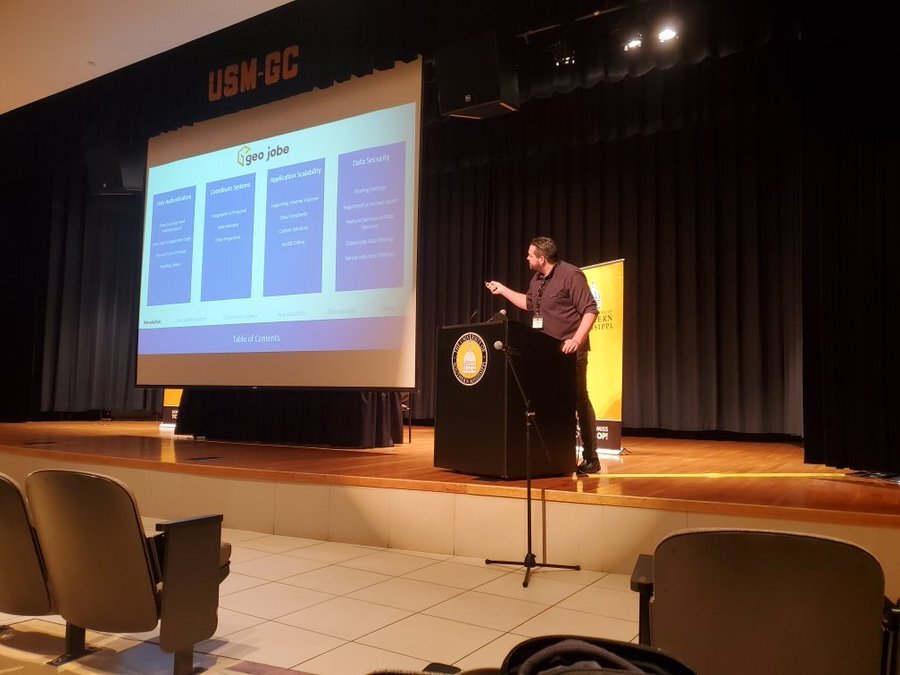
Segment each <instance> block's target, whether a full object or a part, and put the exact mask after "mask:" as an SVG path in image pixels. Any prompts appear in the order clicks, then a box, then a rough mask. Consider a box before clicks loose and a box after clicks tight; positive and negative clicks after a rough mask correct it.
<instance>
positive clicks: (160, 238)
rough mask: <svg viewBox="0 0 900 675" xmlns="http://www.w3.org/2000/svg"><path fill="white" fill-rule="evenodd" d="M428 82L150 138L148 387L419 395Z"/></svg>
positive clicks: (410, 80) (359, 81)
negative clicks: (422, 156)
mask: <svg viewBox="0 0 900 675" xmlns="http://www.w3.org/2000/svg"><path fill="white" fill-rule="evenodd" d="M421 70H422V69H421V62H420V61H416V62H414V63H410V64H404V63H398V64H396V66H395V67H394V68H392V69H390V70H387V71H382V72H376V73H373V74H372V75H368V76H366V77H363V78H353V79H351V80H350V81H347V82H344V83H340V84H336V85H334V86H332V87H329V88H328V89H325V90H321V91H319V90H316V91H313V92H309V93H306V94H301V95H298V96H294V97H292V98H289V99H285V100H281V101H278V102H275V103H270V104H267V105H264V106H260V107H258V108H253V109H250V110H246V111H242V112H239V113H235V114H232V115H228V116H225V117H221V118H217V119H214V120H210V121H208V122H203V123H200V124H197V125H194V126H192V127H186V128H183V129H179V130H177V131H174V132H171V133H167V134H163V135H161V136H158V137H156V138H153V139H151V140H150V143H149V146H148V162H147V181H146V192H145V194H146V204H145V212H144V234H143V251H142V256H141V291H140V294H141V295H140V315H139V325H138V349H137V351H138V353H137V384H138V385H139V386H188V385H196V386H203V385H206V386H271V387H329V388H330V387H348V388H349V387H352V388H373V389H391V388H398V389H402V388H413V387H414V386H415V346H416V339H415V326H416V262H417V260H416V249H417V241H418V233H417V226H418V222H417V215H418V184H419V135H420V108H421V90H422V84H421V77H422V76H421Z"/></svg>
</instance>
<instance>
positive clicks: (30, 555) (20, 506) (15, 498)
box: [0, 473, 56, 616]
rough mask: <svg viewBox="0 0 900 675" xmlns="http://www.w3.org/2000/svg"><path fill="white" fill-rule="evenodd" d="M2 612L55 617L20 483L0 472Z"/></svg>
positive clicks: (0, 584)
mask: <svg viewBox="0 0 900 675" xmlns="http://www.w3.org/2000/svg"><path fill="white" fill-rule="evenodd" d="M0 612H3V613H5V614H17V615H19V616H43V615H45V614H55V613H56V610H55V609H54V606H53V598H52V597H51V596H50V589H49V588H48V587H47V575H46V571H45V570H44V560H43V557H42V556H41V548H40V544H38V541H37V536H36V535H35V533H34V528H33V527H32V525H31V518H30V517H29V515H28V507H27V506H26V505H25V497H24V495H23V494H22V490H21V488H20V487H19V484H18V483H16V481H14V480H13V479H12V478H10V477H9V476H7V475H5V474H2V473H0Z"/></svg>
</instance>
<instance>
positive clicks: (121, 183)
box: [84, 143, 147, 196]
mask: <svg viewBox="0 0 900 675" xmlns="http://www.w3.org/2000/svg"><path fill="white" fill-rule="evenodd" d="M84 157H85V161H86V162H87V173H88V184H89V186H90V190H91V194H95V195H106V196H109V195H131V194H136V193H139V192H143V190H144V174H145V173H146V171H147V151H146V148H145V147H144V146H122V147H119V146H118V145H115V144H113V143H106V144H104V145H97V146H93V147H89V148H87V149H86V150H85V151H84Z"/></svg>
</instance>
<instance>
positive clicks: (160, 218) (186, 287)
mask: <svg viewBox="0 0 900 675" xmlns="http://www.w3.org/2000/svg"><path fill="white" fill-rule="evenodd" d="M195 196H196V188H195V187H193V186H191V187H187V188H181V189H178V190H172V191H171V192H162V193H160V194H157V195H153V215H152V216H151V221H150V223H151V224H150V227H151V233H150V265H149V279H148V282H147V304H148V305H151V306H153V305H174V304H177V303H183V302H190V301H191V261H192V260H193V250H194V197H195Z"/></svg>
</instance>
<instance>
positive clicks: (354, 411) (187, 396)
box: [175, 388, 403, 448]
mask: <svg viewBox="0 0 900 675" xmlns="http://www.w3.org/2000/svg"><path fill="white" fill-rule="evenodd" d="M175 433H176V434H189V435H192V436H205V437H206V438H208V439H227V440H233V441H247V442H259V443H287V444H298V445H324V446H331V447H344V448H382V447H390V446H392V445H394V443H402V442H403V419H402V413H401V410H400V394H397V393H388V392H371V391H309V390H294V389H258V390H257V389H204V388H188V389H185V391H184V393H183V395H182V398H181V405H180V407H179V409H178V422H177V424H176V427H175Z"/></svg>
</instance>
